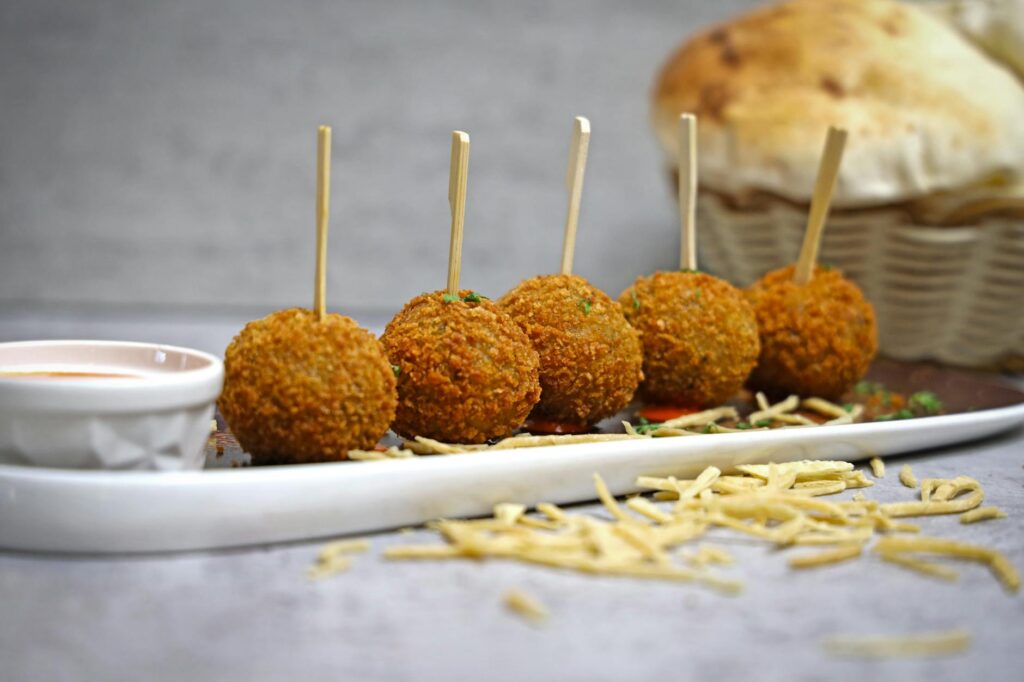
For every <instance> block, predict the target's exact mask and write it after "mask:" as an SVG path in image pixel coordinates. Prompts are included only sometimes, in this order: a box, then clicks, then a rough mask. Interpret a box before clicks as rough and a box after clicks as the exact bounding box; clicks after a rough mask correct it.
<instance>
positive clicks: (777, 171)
mask: <svg viewBox="0 0 1024 682" xmlns="http://www.w3.org/2000/svg"><path fill="white" fill-rule="evenodd" d="M652 104H653V110H652V124H653V126H654V129H655V132H656V134H657V136H658V139H659V140H660V142H661V144H662V146H663V147H664V149H665V152H666V154H667V159H668V162H669V165H670V166H674V165H675V161H674V158H675V155H676V149H677V145H676V135H677V131H678V117H679V114H680V113H682V112H692V113H695V114H697V115H698V117H699V118H700V140H699V144H700V156H699V159H700V161H699V163H700V168H699V174H700V175H699V177H700V181H701V185H702V187H703V188H704V189H706V190H711V191H712V192H714V193H716V194H718V195H720V196H722V197H725V198H727V199H728V201H729V203H730V204H731V205H735V206H744V205H750V204H751V203H752V202H754V201H755V200H756V199H757V197H758V196H759V195H760V196H763V195H769V196H771V197H774V198H782V199H786V200H789V201H794V202H798V203H806V202H807V201H808V200H809V198H810V194H811V191H812V189H813V186H814V175H815V172H816V170H817V165H818V159H819V158H820V155H821V148H822V141H823V139H824V136H825V130H826V128H827V127H828V126H829V125H835V126H839V127H842V128H846V129H847V130H849V132H850V142H849V144H848V146H847V149H846V153H845V156H844V158H843V165H842V169H841V171H840V175H839V182H838V185H837V188H836V193H835V197H834V200H833V204H832V206H833V208H834V209H840V210H841V209H850V208H863V207H876V206H886V205H891V204H898V203H902V202H908V201H914V200H920V199H922V198H928V197H932V196H944V197H948V196H949V195H950V194H951V193H952V194H956V193H959V192H964V193H965V194H969V195H971V196H972V197H973V199H972V200H977V197H978V192H979V188H986V187H993V188H1006V187H1013V186H1016V185H1017V184H1018V183H1019V182H1020V181H1021V175H1022V171H1024V87H1022V85H1021V83H1020V82H1019V81H1018V79H1017V78H1016V77H1015V76H1014V75H1013V74H1012V73H1011V72H1010V71H1009V70H1008V69H1007V68H1006V67H1004V66H1003V65H1001V64H999V63H997V62H996V61H994V60H993V59H991V58H989V57H988V56H987V55H986V54H985V53H983V52H982V51H981V49H980V48H979V47H977V46H975V45H974V44H973V43H972V42H970V41H969V40H968V39H967V38H965V37H964V36H963V35H961V34H960V33H959V32H958V31H957V30H956V29H955V28H953V27H951V26H950V25H948V24H947V23H945V22H944V21H943V20H942V19H941V18H940V17H938V16H936V15H935V14H933V13H931V12H929V11H927V10H925V9H922V8H920V7H916V6H912V5H903V4H900V3H897V2H892V1H890V0H789V1H788V2H782V3H779V4H774V5H771V6H767V7H764V8H760V9H756V10H754V11H751V12H749V13H747V14H744V15H742V16H740V17H738V18H736V19H734V20H732V21H729V22H727V23H724V24H721V25H719V26H716V27H713V28H711V29H708V30H706V31H703V32H702V33H700V34H698V35H696V36H695V37H693V38H692V39H690V40H689V41H688V42H686V43H685V44H684V45H683V46H682V47H681V48H680V49H679V50H678V51H677V52H676V53H675V54H673V55H672V56H671V57H670V59H669V60H668V62H667V63H666V64H665V65H664V67H663V68H662V70H661V72H660V74H659V76H658V77H657V80H656V83H655V86H654V91H653V103H652ZM998 191H1004V190H998ZM953 203H954V204H955V202H953ZM942 205H943V206H947V205H948V202H947V203H945V204H942ZM954 209H955V207H954ZM954 209H950V210H954ZM937 220H938V218H937Z"/></svg>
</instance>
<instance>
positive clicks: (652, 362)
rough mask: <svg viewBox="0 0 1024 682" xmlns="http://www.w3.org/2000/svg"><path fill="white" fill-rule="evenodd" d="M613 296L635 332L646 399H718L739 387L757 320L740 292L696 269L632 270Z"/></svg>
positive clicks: (676, 402)
mask: <svg viewBox="0 0 1024 682" xmlns="http://www.w3.org/2000/svg"><path fill="white" fill-rule="evenodd" d="M619 304H620V305H621V306H622V310H623V312H624V313H625V315H626V319H627V320H629V322H630V324H632V325H633V327H635V328H636V330H637V331H638V332H640V342H641V344H643V353H644V382H643V384H641V385H640V395H641V396H643V398H644V399H645V400H646V401H647V402H650V403H654V404H661V405H672V406H676V407H710V406H713V405H721V404H722V403H724V402H726V401H727V400H729V399H730V398H732V397H733V396H734V395H735V394H736V392H737V391H739V390H740V389H741V388H742V387H743V382H744V381H746V379H747V377H748V376H749V375H750V371H751V370H752V369H753V368H754V364H755V363H756V362H757V356H758V353H759V352H760V343H759V341H758V335H757V321H756V319H755V318H754V311H753V309H752V308H751V307H750V304H749V303H747V301H746V300H745V299H744V297H743V293H742V292H740V291H739V290H738V289H736V288H735V287H733V286H732V285H731V284H729V283H728V282H725V281H723V280H721V279H718V278H717V277H713V276H711V275H708V274H705V273H703V272H693V271H676V272H656V273H654V274H653V275H651V276H650V277H638V278H637V280H636V282H634V283H633V286H631V287H630V288H629V289H626V290H625V291H624V292H622V295H621V296H620V297H619Z"/></svg>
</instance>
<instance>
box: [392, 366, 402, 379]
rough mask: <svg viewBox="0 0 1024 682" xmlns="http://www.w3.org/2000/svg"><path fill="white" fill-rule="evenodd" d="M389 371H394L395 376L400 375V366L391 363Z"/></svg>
mask: <svg viewBox="0 0 1024 682" xmlns="http://www.w3.org/2000/svg"><path fill="white" fill-rule="evenodd" d="M391 371H392V372H394V373H395V378H396V379H397V378H398V377H400V376H402V368H401V367H399V366H398V365H391Z"/></svg>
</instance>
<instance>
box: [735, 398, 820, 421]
mask: <svg viewBox="0 0 1024 682" xmlns="http://www.w3.org/2000/svg"><path fill="white" fill-rule="evenodd" d="M757 404H758V405H759V406H760V408H761V409H760V410H758V411H757V412H752V413H751V414H750V416H749V417H747V421H748V422H750V423H751V424H756V423H757V422H759V421H761V420H763V419H777V418H778V417H779V416H780V415H784V414H788V413H790V412H792V411H793V410H795V409H796V408H798V407H799V406H800V398H799V397H798V396H795V395H791V396H789V397H788V398H786V399H785V400H783V401H782V402H780V403H775V404H774V405H768V401H767V400H766V399H765V397H764V394H763V393H758V394H757ZM811 423H812V424H813V423H814V422H811Z"/></svg>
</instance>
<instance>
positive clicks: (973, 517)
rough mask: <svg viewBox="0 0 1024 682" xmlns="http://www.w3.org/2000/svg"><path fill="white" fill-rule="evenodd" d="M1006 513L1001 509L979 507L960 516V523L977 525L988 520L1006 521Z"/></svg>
mask: <svg viewBox="0 0 1024 682" xmlns="http://www.w3.org/2000/svg"><path fill="white" fill-rule="evenodd" d="M1005 518H1006V512H1004V511H1003V510H1002V509H1000V508H999V507H977V508H975V509H972V510H970V511H966V512H964V513H963V514H961V515H960V523H976V522H978V521H986V520H988V519H1005Z"/></svg>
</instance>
